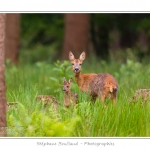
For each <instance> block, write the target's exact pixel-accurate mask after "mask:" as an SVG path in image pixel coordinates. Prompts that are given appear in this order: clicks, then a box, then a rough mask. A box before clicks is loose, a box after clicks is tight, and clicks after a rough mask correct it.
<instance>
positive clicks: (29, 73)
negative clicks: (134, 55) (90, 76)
mask: <svg viewBox="0 0 150 150" xmlns="http://www.w3.org/2000/svg"><path fill="white" fill-rule="evenodd" d="M82 67H83V69H82V72H83V73H89V72H95V73H102V72H108V73H110V74H112V75H113V76H114V77H115V78H116V79H117V81H118V84H119V91H118V97H117V104H116V106H114V105H113V104H112V102H111V100H107V101H106V108H104V107H103V106H102V104H101V103H100V100H99V99H97V101H96V103H95V104H91V103H90V99H89V97H88V95H86V94H85V93H82V92H80V90H79V88H78V86H77V84H76V83H75V81H74V82H73V84H72V88H71V90H72V91H73V92H76V93H78V95H79V104H78V105H76V106H75V107H71V108H69V109H66V108H64V107H63V95H64V93H63V91H62V83H63V77H64V76H65V77H66V78H67V79H69V78H70V77H72V78H73V79H74V76H73V73H72V70H71V64H70V63H69V62H68V61H64V62H60V61H56V62H55V63H54V64H47V63H44V62H38V63H35V64H21V65H18V66H12V65H10V64H6V73H5V75H6V85H7V101H9V102H11V101H16V102H18V103H19V104H18V107H17V109H16V110H13V109H12V110H10V111H8V112H7V122H8V127H12V126H13V128H14V132H11V133H8V136H76V137H85V136H86V137H97V136H98V137H116V136H117V137H122V136H123V137H124V136H125V137H135V136H140V137H141V136H142V137H143V136H150V103H149V102H148V103H147V104H146V105H142V104H141V103H140V101H139V102H138V103H136V104H135V103H134V104H129V103H128V99H129V98H130V97H132V95H133V94H134V92H135V90H137V89H140V88H150V83H149V81H150V65H149V64H141V63H138V62H134V61H131V60H127V62H126V63H124V64H119V63H116V62H114V61H111V62H109V63H107V62H105V61H98V60H92V59H91V60H89V61H88V60H85V62H84V63H83V66H82ZM40 94H43V95H44V94H46V95H53V96H55V97H56V99H57V100H58V101H59V102H60V103H61V104H62V105H61V106H60V107H59V108H58V112H54V111H53V109H52V108H51V106H47V107H46V108H45V107H44V106H43V105H42V104H40V103H39V102H37V100H36V96H37V95H40ZM19 126H23V127H24V128H22V129H18V127H19Z"/></svg>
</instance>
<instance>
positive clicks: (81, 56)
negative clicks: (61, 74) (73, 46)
mask: <svg viewBox="0 0 150 150" xmlns="http://www.w3.org/2000/svg"><path fill="white" fill-rule="evenodd" d="M79 59H80V60H82V61H83V60H84V59H85V52H84V51H83V52H82V53H81V55H80V57H79Z"/></svg>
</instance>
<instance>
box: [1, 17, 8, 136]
mask: <svg viewBox="0 0 150 150" xmlns="http://www.w3.org/2000/svg"><path fill="white" fill-rule="evenodd" d="M5 18H6V14H0V136H6V131H5V129H6V126H7V124H6V95H5V92H6V87H5V77H4V71H5V59H4V58H5V57H4V45H5V44H4V42H5Z"/></svg>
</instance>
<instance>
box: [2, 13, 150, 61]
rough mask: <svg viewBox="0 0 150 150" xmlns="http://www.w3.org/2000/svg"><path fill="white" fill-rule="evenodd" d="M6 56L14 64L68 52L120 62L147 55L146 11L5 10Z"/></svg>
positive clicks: (148, 26) (64, 56) (149, 44)
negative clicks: (7, 11) (85, 12)
mask: <svg viewBox="0 0 150 150" xmlns="http://www.w3.org/2000/svg"><path fill="white" fill-rule="evenodd" d="M6 37H7V38H6V43H7V44H6V54H5V56H6V58H7V59H9V60H10V61H11V62H13V63H15V64H17V63H21V62H24V61H25V62H29V63H34V62H37V61H46V62H52V61H55V60H57V59H60V60H64V59H68V52H69V51H72V52H73V53H75V55H79V54H80V53H81V52H82V51H86V53H87V55H89V56H91V54H92V55H95V56H96V57H97V58H98V59H103V60H106V61H109V60H110V59H113V60H115V61H119V62H124V61H126V59H127V58H130V59H136V60H138V61H147V60H148V58H149V56H150V42H149V41H150V14H143V13H142V14H136V13H133V14H127V13H124V14H121V13H119V14H116V13H114V14H109V13H106V14H104V13H97V14H94V13H93V14H84V13H82V14H77V13H73V14H59V13H56V14H52V13H46V14H44V13H42V14H38V13H34V14H7V19H6Z"/></svg>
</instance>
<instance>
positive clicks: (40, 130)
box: [7, 104, 80, 137]
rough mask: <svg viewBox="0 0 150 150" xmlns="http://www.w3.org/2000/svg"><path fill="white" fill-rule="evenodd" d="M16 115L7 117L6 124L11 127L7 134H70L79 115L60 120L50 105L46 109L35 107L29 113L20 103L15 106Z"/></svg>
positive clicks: (58, 135)
mask: <svg viewBox="0 0 150 150" xmlns="http://www.w3.org/2000/svg"><path fill="white" fill-rule="evenodd" d="M17 111H18V112H17V113H18V115H17V117H16V116H14V115H12V114H10V115H9V116H8V118H7V122H8V126H9V127H11V128H12V131H11V132H8V136H34V137H36V136H40V137H43V136H44V137H45V136H52V137H55V136H57V137H61V136H63V137H65V136H72V135H73V132H74V128H75V126H76V124H77V123H78V122H79V121H80V118H79V117H77V116H76V117H74V118H71V119H67V120H65V121H60V119H59V118H58V117H57V115H56V114H54V112H53V110H52V109H51V107H49V109H48V111H42V110H41V111H40V110H39V109H37V108H36V109H35V111H33V112H32V113H31V114H29V113H28V110H26V109H25V107H24V106H23V105H22V104H19V106H18V108H17Z"/></svg>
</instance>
